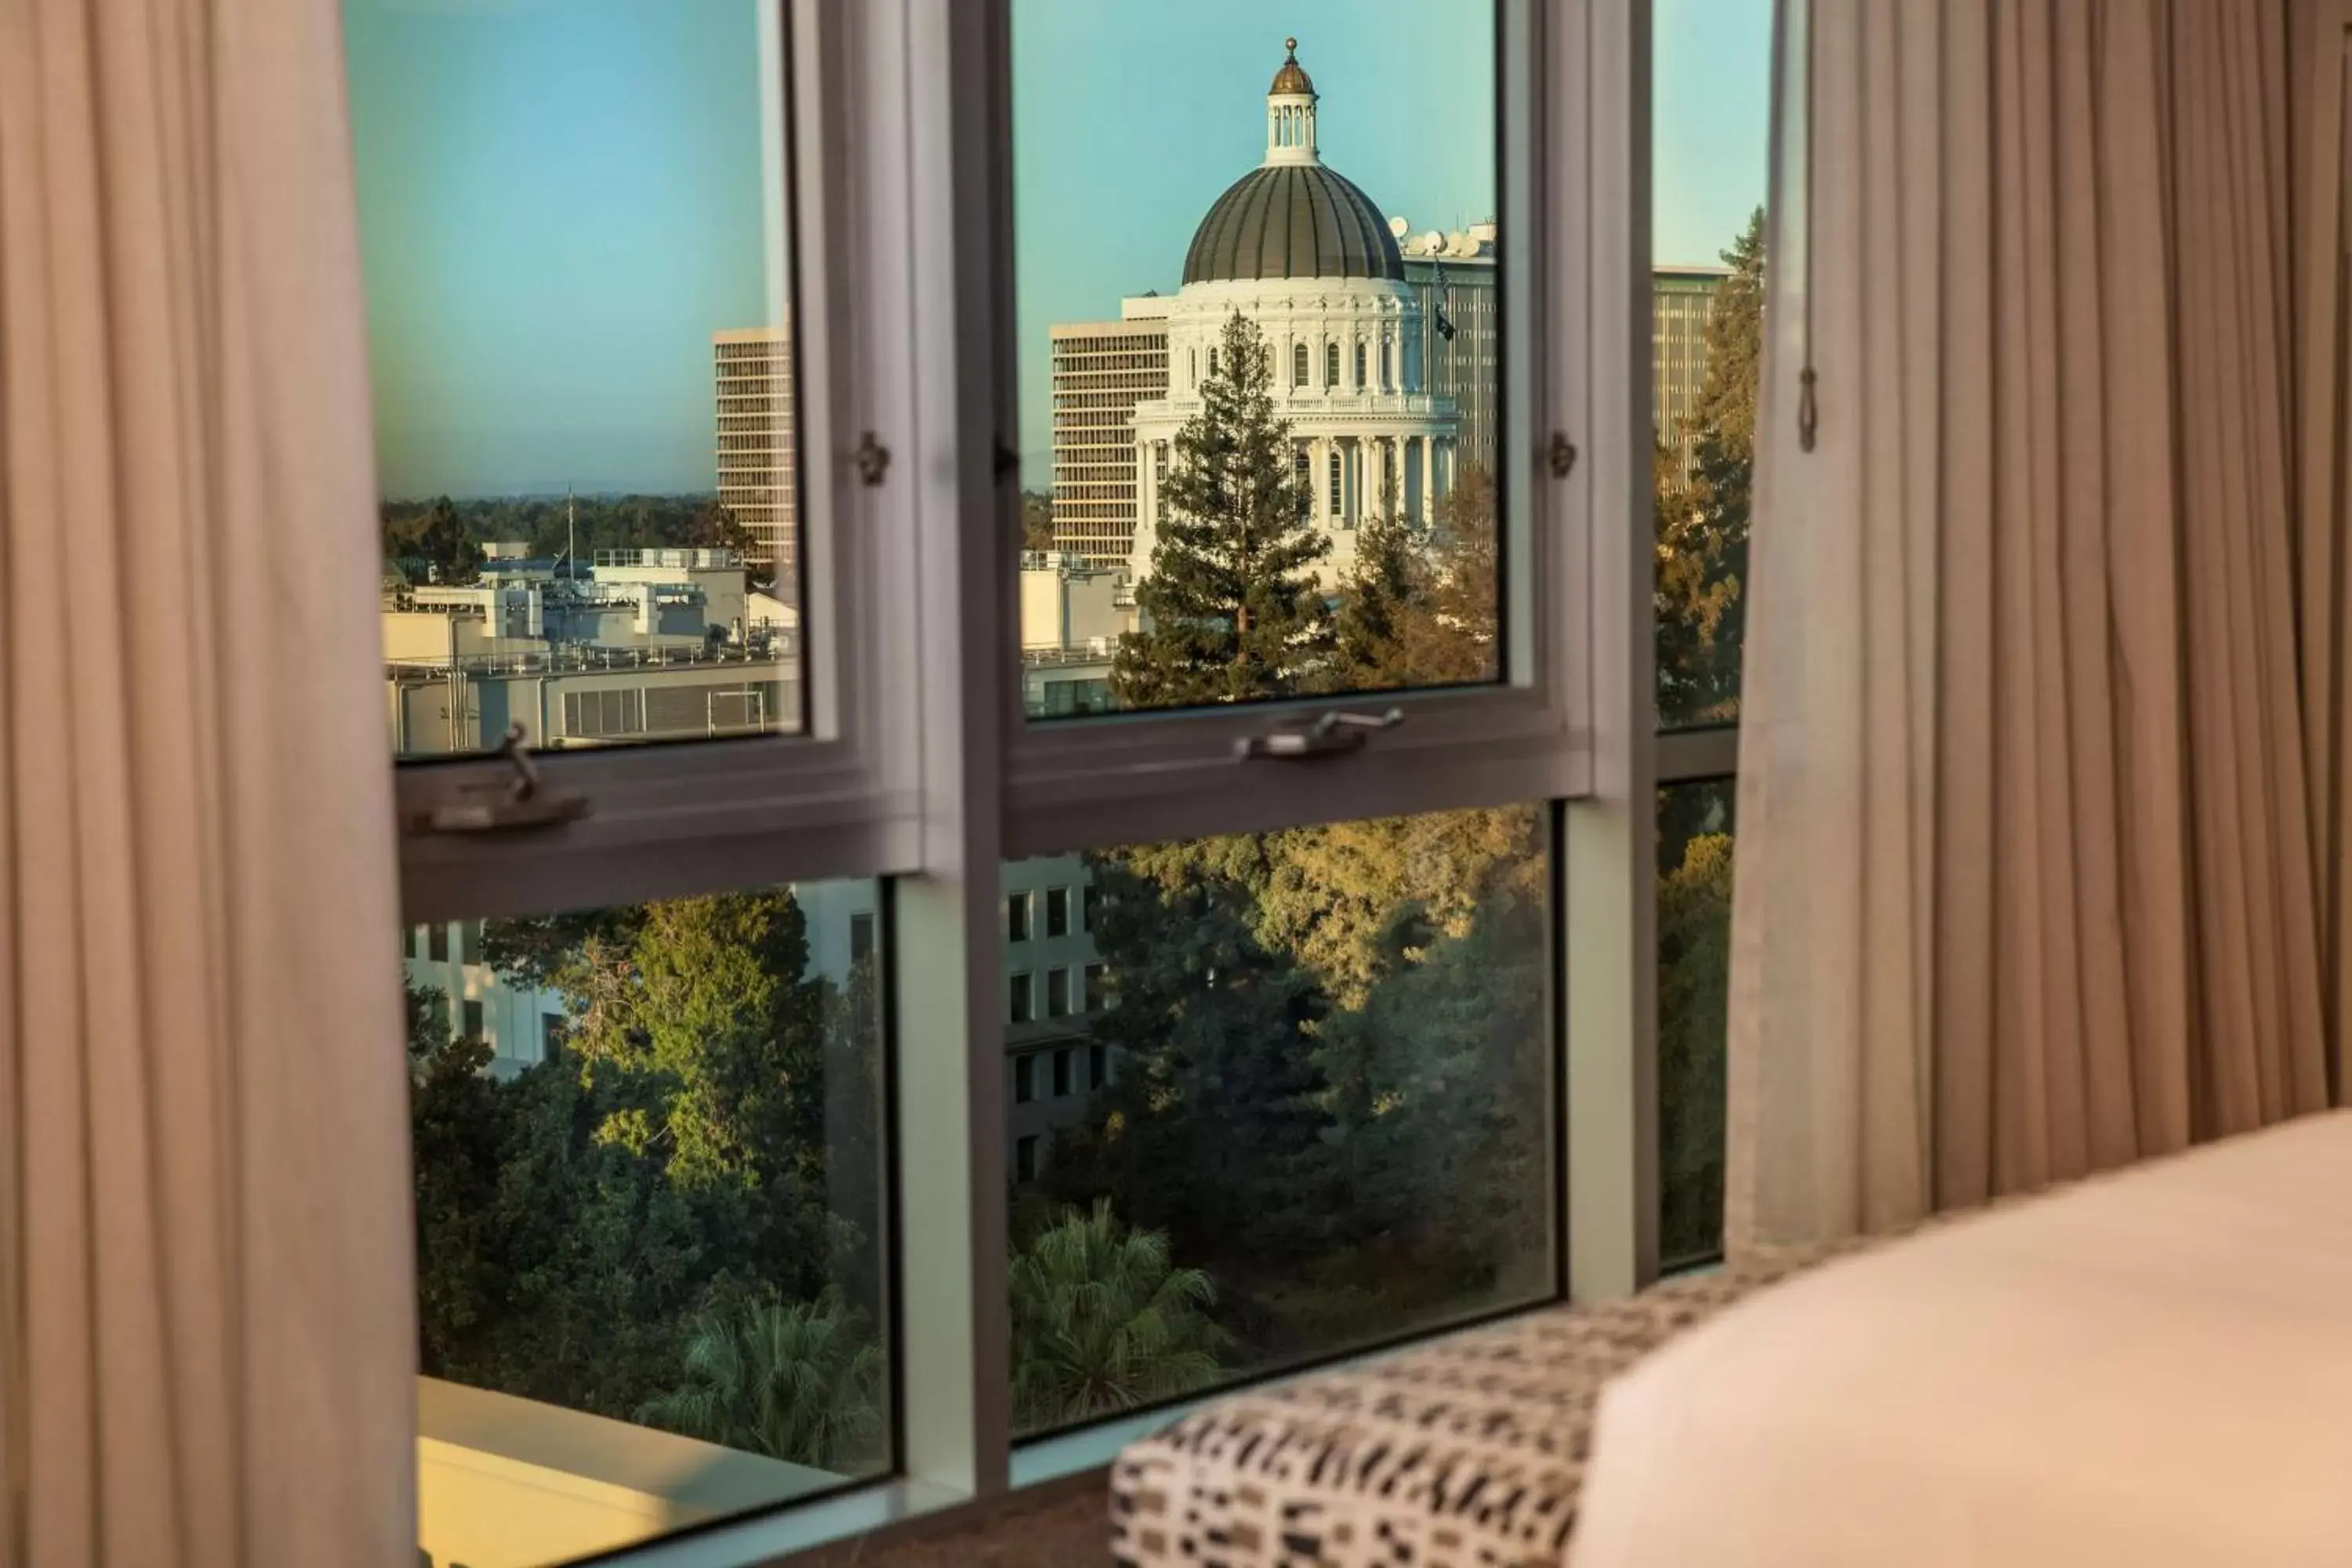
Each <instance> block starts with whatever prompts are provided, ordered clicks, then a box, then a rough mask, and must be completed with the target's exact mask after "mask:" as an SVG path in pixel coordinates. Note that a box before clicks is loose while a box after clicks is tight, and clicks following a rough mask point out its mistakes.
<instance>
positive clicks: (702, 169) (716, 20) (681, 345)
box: [344, 0, 803, 757]
mask: <svg viewBox="0 0 2352 1568" xmlns="http://www.w3.org/2000/svg"><path fill="white" fill-rule="evenodd" d="M781 18H782V7H779V6H776V5H772V4H763V3H762V0H581V3H579V4H572V5H415V4H412V3H410V0H344V30H345V38H346V45H347V51H348V56H349V59H350V75H351V104H352V132H353V145H354V151H355V155H356V159H357V173H358V190H359V204H360V235H361V244H362V260H363V263H364V266H365V271H366V279H367V305H368V329H369V342H370V357H371V362H372V365H373V377H374V390H375V410H376V463H377V470H378V473H379V476H380V479H381V484H382V489H383V504H382V524H383V557H384V559H383V605H382V613H381V618H382V633H383V658H384V696H385V704H386V714H387V719H388V721H389V725H390V728H391V732H392V743H393V750H394V753H395V754H397V755H400V756H404V757H422V756H434V755H443V754H449V753H462V752H479V751H483V750H486V749H492V748H495V747H496V746H497V745H498V744H499V742H500V740H501V739H502V738H503V737H504V736H505V734H506V733H507V731H508V730H509V726H511V725H520V726H521V727H522V730H523V732H524V734H525V736H526V737H527V739H528V740H529V742H530V744H532V745H534V746H539V747H545V748H561V747H574V746H601V745H611V744H614V743H618V742H646V741H675V740H688V739H704V738H709V737H715V736H730V735H748V734H759V733H771V732H777V731H797V730H798V729H800V728H801V725H802V719H803V715H802V682H801V673H800V657H801V656H800V647H801V640H800V639H801V630H802V605H801V595H800V582H801V578H800V573H799V556H800V551H801V544H800V537H801V536H800V528H799V503H798V500H797V494H798V487H797V482H796V472H795V447H796V444H797V443H796V426H795V420H794V416H793V408H794V403H795V399H796V396H797V393H796V388H795V384H794V373H793V350H792V321H793V303H792V262H791V255H790V252H791V242H790V221H789V211H788V208H789V200H788V193H789V189H790V174H789V168H788V156H787V147H786V144H785V141H784V131H783V127H784V125H785V122H786V120H787V118H788V116H787V114H786V107H785V101H784V95H785V92H786V76H785V68H784V49H783V40H782V36H781V29H782V20H781ZM551 83H561V84H562V100H563V103H562V105H559V104H554V103H551V100H550V99H549V97H548V92H549V88H550V84H551ZM564 105H568V106H569V107H564Z"/></svg>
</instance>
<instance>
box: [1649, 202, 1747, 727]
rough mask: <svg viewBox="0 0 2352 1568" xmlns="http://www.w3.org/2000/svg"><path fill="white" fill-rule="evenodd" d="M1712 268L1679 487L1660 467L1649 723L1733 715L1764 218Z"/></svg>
mask: <svg viewBox="0 0 2352 1568" xmlns="http://www.w3.org/2000/svg"><path fill="white" fill-rule="evenodd" d="M1723 259H1724V260H1725V261H1726V262H1727V263H1728V264H1729V266H1730V268H1731V276H1730V277H1728V278H1727V279H1724V280H1723V284H1722V287H1721V288H1720V289H1717V292H1716V296H1715V306H1714V309H1713V310H1712V311H1711V312H1710V313H1709V315H1708V317H1707V325H1706V383H1705V384H1704V385H1702V386H1701V388H1700V390H1699V398H1698V405H1697V407H1696V409H1695V410H1693V412H1692V414H1691V417H1690V422H1689V428H1690V431H1691V433H1692V435H1693V436H1694V437H1696V440H1695V441H1694V443H1693V447H1692V472H1691V478H1690V482H1689V483H1688V484H1687V485H1685V486H1681V487H1676V486H1674V485H1672V484H1670V483H1669V482H1667V481H1668V479H1669V478H1670V477H1671V476H1669V475H1668V474H1666V473H1665V472H1664V471H1663V470H1662V471H1661V473H1660V475H1659V482H1658V485H1657V512H1658V574H1657V591H1656V598H1657V617H1658V714H1659V718H1660V719H1661V720H1662V721H1664V722H1666V723H1700V722H1706V721H1722V720H1727V719H1735V718H1737V717H1738V713H1739V646H1740V630H1741V626H1742V624H1743V620H1744V617H1745V615H1746V600H1745V595H1744V594H1743V592H1742V584H1743V580H1744V579H1745V578H1746V576H1747V574H1748V505H1749V500H1750V496H1751V492H1752V489H1753V488H1754V487H1753V480H1754V475H1755V467H1756V379H1757V372H1758V368H1759V364H1760V363H1761V362H1762V358H1763V352H1764V213H1763V210H1762V209H1761V208H1759V209H1758V210H1757V211H1756V213H1755V214H1754V215H1753V216H1751V217H1749V219H1748V226H1747V228H1746V229H1745V230H1743V231H1742V232H1741V234H1740V236H1739V237H1738V239H1737V240H1736V241H1734V242H1733V244H1732V247H1731V248H1730V249H1729V250H1727V251H1725V252H1724V253H1723Z"/></svg>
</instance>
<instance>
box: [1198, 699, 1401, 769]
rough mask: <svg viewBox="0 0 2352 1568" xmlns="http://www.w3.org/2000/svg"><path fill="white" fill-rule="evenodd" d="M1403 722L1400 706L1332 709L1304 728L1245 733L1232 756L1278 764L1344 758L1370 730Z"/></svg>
mask: <svg viewBox="0 0 2352 1568" xmlns="http://www.w3.org/2000/svg"><path fill="white" fill-rule="evenodd" d="M1403 722H1404V710H1403V709H1402V708H1391V709H1390V710H1388V711H1387V712H1385V713H1342V712H1340V711H1339V710H1337V709H1334V710H1332V711H1330V712H1328V713H1326V714H1324V715H1323V716H1322V717H1321V718H1320V719H1318V720H1316V721H1315V722H1313V723H1312V724H1309V725H1307V727H1306V728H1304V729H1281V730H1268V731H1266V732H1265V734H1263V735H1245V736H1244V737H1243V738H1242V739H1241V740H1239V741H1237V742H1234V756H1235V757H1237V758H1239V759H1240V760H1242V761H1243V762H1249V761H1251V760H1253V759H1257V760H1264V761H1268V762H1281V763H1305V762H1313V761H1315V760H1317V759H1318V758H1321V757H1344V756H1347V755H1349V753H1351V752H1360V751H1362V750H1363V749H1364V742H1366V741H1368V740H1370V738H1371V735H1372V731H1375V730H1393V729H1395V728H1396V727H1397V726H1398V725H1400V724H1402V723H1403Z"/></svg>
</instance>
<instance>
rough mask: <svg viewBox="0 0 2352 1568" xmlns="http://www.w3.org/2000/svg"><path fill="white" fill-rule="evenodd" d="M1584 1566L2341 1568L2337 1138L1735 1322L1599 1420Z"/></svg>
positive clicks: (1617, 1390)
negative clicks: (2252, 1566) (2256, 1566)
mask: <svg viewBox="0 0 2352 1568" xmlns="http://www.w3.org/2000/svg"><path fill="white" fill-rule="evenodd" d="M1575 1562H1576V1568H1664V1565H1667V1564H1673V1565H1675V1568H1682V1565H1685V1564H1692V1563H1709V1564H1725V1565H1743V1568H1746V1565H1752V1568H1797V1565H1799V1564H1802V1565H1803V1568H1843V1565H1849V1564H1851V1565H1856V1568H1860V1565H1864V1564H1867V1565H1869V1568H1881V1565H1884V1564H1887V1563H1904V1564H1906V1565H1915V1568H1946V1565H1958V1564H1971V1565H1974V1564H2000V1565H2002V1568H2035V1565H2039V1564H2060V1563H2064V1564H2081V1563H2130V1564H2133V1565H2135V1568H2163V1565H2167V1564H2173V1563H2180V1564H2188V1563H2197V1564H2216V1563H2232V1564H2234V1563H2263V1564H2305V1563H2311V1564H2317V1563H2333V1564H2341V1563H2352V1112H2334V1113H2329V1114H2326V1115H2319V1116H2313V1117H2308V1118H2305V1119H2303V1120H2300V1121H2292V1122H2287V1123H2284V1124H2283V1125H2280V1126H2277V1127H2273V1128H2271V1129H2269V1130H2267V1131H2263V1132H2259V1133H2253V1134H2249V1135H2246V1136H2242V1137H2238V1138H2233V1139H2230V1140H2227V1141H2224V1142H2219V1143H2214V1144H2209V1145H2207V1146H2205V1147H2203V1148H2200V1149H2197V1150H2194V1151H2191V1152H2188V1153H2185V1154H2182V1155H2179V1156H2176V1157H2173V1158H2170V1159H2167V1160H2163V1161H2158V1162H2155V1163H2148V1164H2144V1165H2140V1166H2137V1167H2133V1168H2130V1169H2127V1170H2125V1171H2121V1172H2116V1173H2110V1174H2108V1175H2105V1176H2103V1177H2100V1178H2097V1179H2095V1180H2093V1181H2089V1182H2085V1183H2083V1184H2079V1185H2076V1186H2074V1187H2072V1188H2069V1189H2067V1190H2065V1191H2063V1192H2061V1193H2056V1194H2050V1195H2047V1196H2044V1197H2042V1198H2040V1199H2037V1200H2034V1201H2032V1202H2030V1203H2026V1204H2021V1205H2013V1206H2011V1207H2009V1208H2007V1209H2004V1210H2002V1211H2000V1212H1998V1213H1989V1214H1985V1215H1978V1216H1971V1217H1967V1218H1963V1219H1960V1220H1958V1221H1956V1222H1955V1223H1952V1224H1949V1225H1945V1226H1937V1227H1936V1228H1935V1229H1934V1230H1932V1231H1930V1232H1927V1233H1925V1234H1922V1235H1919V1236H1916V1237H1911V1238H1908V1239H1906V1240H1904V1241H1902V1242H1899V1243H1896V1244H1894V1245H1890V1246H1887V1247H1879V1248H1874V1249H1872V1250H1870V1251H1868V1252H1867V1253H1864V1254H1862V1255H1859V1256H1854V1257H1851V1258H1844V1259H1843V1260H1840V1261H1839V1262H1837V1263H1836V1264H1835V1265H1834V1266H1832V1267H1828V1268H1821V1269H1818V1270H1814V1271H1811V1272H1809V1273H1807V1274H1806V1275H1804V1276H1803V1277H1801V1278H1798V1279H1790V1280H1787V1281H1785V1282H1784V1283H1781V1284H1780V1285H1779V1286H1778V1287H1776V1288H1775V1289H1770V1290H1768V1291H1761V1292H1757V1293H1754V1294H1752V1295H1750V1296H1749V1297H1748V1299H1746V1300H1742V1301H1741V1302H1740V1303H1739V1304H1738V1306H1737V1308H1736V1309H1734V1310H1728V1311H1726V1312H1724V1313H1722V1314H1720V1315H1718V1316H1717V1317H1716V1318H1715V1319H1714V1320H1713V1321H1710V1322H1708V1323H1706V1325H1704V1326H1702V1327H1698V1328H1696V1329H1695V1330H1694V1331H1692V1332H1690V1333H1689V1334H1686V1335H1684V1336H1681V1337H1680V1338H1678V1339H1677V1340H1676V1341H1675V1342H1673V1343H1671V1344H1668V1345H1666V1346H1664V1348H1662V1349H1661V1350H1660V1351H1659V1352H1658V1353H1657V1354H1655V1355H1654V1356H1651V1357H1649V1358H1646V1359H1645V1360H1644V1361H1643V1363H1641V1364H1639V1365H1638V1366H1636V1367H1634V1368H1633V1369H1632V1370H1631V1371H1630V1372H1629V1373H1627V1374H1626V1375H1625V1376H1624V1377H1622V1379H1620V1380H1618V1381H1616V1382H1615V1383H1614V1384H1612V1387H1611V1388H1610V1389H1609V1391H1608V1392H1607V1394H1605V1396H1604V1398H1603V1400H1602V1404H1601V1412H1600V1415H1599V1420H1598V1424H1597V1426H1596V1430H1595V1458H1594V1461H1593V1464H1592V1466H1591V1473H1590V1475H1589V1476H1588V1477H1587V1479H1586V1485H1585V1489H1584V1498H1583V1506H1582V1510H1581V1518H1580V1523H1579V1529H1578V1534H1577V1541H1576V1548H1575Z"/></svg>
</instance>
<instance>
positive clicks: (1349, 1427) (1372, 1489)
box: [1111, 1242, 1859, 1568]
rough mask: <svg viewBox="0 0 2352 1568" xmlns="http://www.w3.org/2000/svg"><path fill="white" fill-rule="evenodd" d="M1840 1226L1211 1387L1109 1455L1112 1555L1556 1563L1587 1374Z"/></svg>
mask: <svg viewBox="0 0 2352 1568" xmlns="http://www.w3.org/2000/svg"><path fill="white" fill-rule="evenodd" d="M1857 1245H1859V1244H1857V1243H1852V1242H1848V1243H1840V1244H1837V1245H1834V1246H1831V1247H1816V1248H1805V1249H1799V1250H1782V1251H1773V1252H1759V1253H1757V1254H1755V1255H1752V1256H1749V1257H1746V1258H1741V1259H1739V1260H1738V1262H1736V1263H1733V1264H1730V1265H1727V1266H1726V1267H1725V1268H1721V1269H1718V1270H1716V1271H1714V1272H1710V1273H1706V1274H1698V1275H1690V1276H1685V1277H1684V1278H1682V1279H1675V1280H1671V1281H1669V1282H1667V1283H1665V1284H1663V1285H1660V1286H1657V1287H1655V1288H1654V1289H1650V1290H1646V1291H1643V1293H1641V1294H1640V1295H1637V1296H1633V1297H1628V1298H1626V1299H1624V1300H1617V1301H1611V1302H1607V1303H1604V1304H1602V1305H1601V1306H1597V1307H1590V1308H1578V1307H1561V1308H1556V1309H1552V1310H1542V1311H1537V1312H1531V1313H1529V1314H1528V1315H1526V1316H1524V1317H1520V1318H1515V1319H1513V1320H1511V1321H1508V1322H1507V1323H1502V1324H1499V1325H1497V1326H1496V1327H1494V1328H1490V1329H1484V1330H1479V1331H1472V1332H1468V1333H1463V1334H1456V1335H1452V1336H1449V1337H1448V1338H1446V1339H1444V1340H1443V1341H1439V1342H1433V1343H1431V1344H1428V1345H1424V1346H1421V1347H1419V1348H1416V1349H1413V1350H1410V1351H1405V1352H1400V1353H1398V1354H1396V1355H1392V1356H1388V1357H1383V1358H1381V1359H1379V1360H1377V1361H1373V1362H1370V1363H1366V1364H1364V1365H1362V1366H1360V1367H1356V1368H1350V1369H1349V1370H1345V1371H1340V1372H1333V1373H1322V1374H1318V1375H1310V1376H1307V1377H1302V1378H1299V1379H1297V1380H1296V1381H1293V1382H1290V1383H1286V1384H1279V1385H1276V1386H1270V1387H1267V1388H1265V1389H1260V1390H1253V1391H1250V1392H1247V1393H1244V1394H1235V1395H1234V1396H1233V1397H1231V1398H1227V1399H1222V1400H1219V1401H1217V1402H1216V1403H1215V1404H1213V1405H1209V1406H1208V1407H1206V1408H1205V1409H1202V1410H1200V1411H1198V1412H1196V1413H1194V1414H1193V1415H1188V1416H1186V1417H1184V1418H1183V1419H1181V1420H1180V1421H1178V1422H1176V1423H1175V1424H1174V1425H1172V1426H1168V1427H1166V1428H1164V1429H1163V1430H1161V1431H1160V1432H1159V1433H1157V1434H1155V1435H1154V1436H1150V1437H1147V1438H1145V1439H1143V1440H1142V1441H1140V1442H1138V1443H1134V1444H1131V1445H1129V1447H1128V1448H1127V1449H1126V1450H1125V1451H1124V1452H1123V1453H1121V1454H1120V1455H1119V1458H1118V1462H1117V1463H1116V1464H1115V1465H1114V1466H1113V1467H1112V1470H1111V1561H1112V1562H1113V1563H1116V1564H1118V1568H1374V1565H1376V1564H1377V1565H1379V1568H1402V1565H1404V1564H1411V1565H1412V1568H1536V1565H1538V1564H1543V1565H1545V1568H1557V1565H1558V1564H1559V1563H1562V1562H1563V1561H1564V1560H1565V1557H1566V1553H1567V1547H1568V1541H1569V1536H1570V1532H1571V1531H1573V1530H1574V1529H1575V1526H1576V1504H1577V1494H1578V1490H1579V1489H1580V1487H1581V1485H1582V1483H1583V1479H1584V1461H1585V1455H1586V1450H1587V1447H1588V1445H1589V1443H1590V1441H1591V1432H1592V1417H1593V1411H1594V1407H1595V1405H1596V1404H1597V1403H1598V1402H1599V1399H1600V1395H1601V1385H1602V1384H1605V1383H1606V1382H1608V1380H1609V1379H1611V1378H1612V1377H1614V1376H1615V1375H1616V1374H1617V1373H1621V1372H1622V1371H1624V1370H1625V1369H1626V1368H1627V1367H1629V1366H1631V1365H1632V1364H1633V1363H1634V1362H1635V1361H1637V1360H1639V1359H1640V1358H1641V1357H1642V1356H1643V1355H1645V1354H1647V1353H1648V1352H1651V1351H1653V1350H1655V1349H1656V1348H1657V1347H1658V1346H1660V1345H1662V1344H1664V1342H1666V1341H1668V1340H1669V1339H1672V1338H1673V1337H1674V1336H1675V1335H1676V1334H1678V1333H1681V1332H1682V1331H1685V1330H1686V1329H1688V1328H1690V1327H1692V1326H1693V1325H1695V1324H1696V1323H1699V1322H1702V1321H1705V1320H1706V1319H1707V1318H1709V1317H1712V1316H1713V1315H1714V1314H1715V1313H1717V1312H1719V1311H1721V1310H1723V1309H1725V1308H1726V1307H1727V1306H1729V1305H1731V1304H1732V1303H1733V1302H1735V1301H1737V1300H1739V1299H1740V1298H1741V1297H1743V1296H1746V1295H1747V1294H1748V1292H1750V1291H1752V1290H1757V1289H1761V1288H1763V1287H1764V1286H1766V1285H1769V1284H1771V1283H1773V1282H1774V1281H1776V1280H1778V1279H1783V1278H1785V1277H1786V1276H1788V1275H1790V1274H1792V1273H1794V1272H1796V1271H1798V1270H1799V1269H1801V1268H1808V1267H1810V1266H1811V1265H1813V1264H1815V1263H1818V1262H1820V1261H1822V1260H1823V1259H1825V1258H1830V1257H1833V1256H1835V1255H1837V1254H1839V1253H1842V1252H1846V1251H1850V1250H1853V1247H1855V1246H1857Z"/></svg>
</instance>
